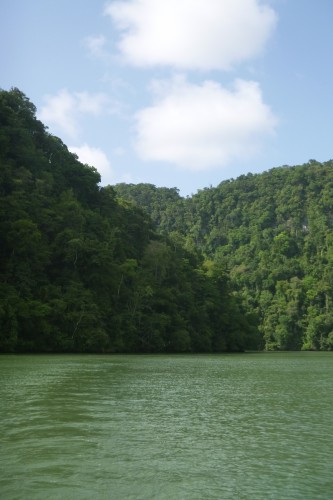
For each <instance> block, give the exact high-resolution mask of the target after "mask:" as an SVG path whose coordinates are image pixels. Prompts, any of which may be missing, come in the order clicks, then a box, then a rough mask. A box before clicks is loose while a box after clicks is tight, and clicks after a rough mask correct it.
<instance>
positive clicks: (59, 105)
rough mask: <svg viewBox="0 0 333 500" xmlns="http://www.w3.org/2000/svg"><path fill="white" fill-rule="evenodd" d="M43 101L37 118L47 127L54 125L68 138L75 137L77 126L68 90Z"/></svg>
mask: <svg viewBox="0 0 333 500" xmlns="http://www.w3.org/2000/svg"><path fill="white" fill-rule="evenodd" d="M45 101H46V104H45V106H43V107H42V109H41V111H40V112H39V113H38V118H39V119H40V120H41V121H42V122H44V123H45V124H47V125H56V126H57V127H59V128H60V129H61V130H63V131H64V132H65V133H66V134H67V135H69V136H70V137H76V136H77V132H78V130H77V129H78V126H77V123H76V119H75V116H74V112H75V105H76V101H75V98H74V96H73V95H72V94H70V93H69V92H68V90H66V89H62V90H60V91H59V92H58V94H57V95H54V96H50V95H49V96H46V97H45Z"/></svg>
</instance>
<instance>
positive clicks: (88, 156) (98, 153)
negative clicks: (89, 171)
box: [68, 144, 113, 185]
mask: <svg viewBox="0 0 333 500" xmlns="http://www.w3.org/2000/svg"><path fill="white" fill-rule="evenodd" d="M68 149H69V150H70V151H71V152H72V153H75V154H76V155H77V156H78V157H79V160H80V162H81V163H84V164H87V165H90V166H92V167H95V168H96V169H97V170H98V172H99V173H100V174H101V177H102V184H103V185H105V184H110V183H111V182H112V178H113V172H112V167H111V163H110V161H109V159H108V157H107V156H106V154H105V153H104V151H103V150H102V149H100V148H94V147H91V146H89V145H88V144H83V145H82V146H70V147H69V148H68Z"/></svg>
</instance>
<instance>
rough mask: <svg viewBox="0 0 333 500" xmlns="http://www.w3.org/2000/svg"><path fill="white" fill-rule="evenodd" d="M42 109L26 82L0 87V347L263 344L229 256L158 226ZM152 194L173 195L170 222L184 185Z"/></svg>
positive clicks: (188, 348)
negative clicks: (73, 147)
mask: <svg viewBox="0 0 333 500" xmlns="http://www.w3.org/2000/svg"><path fill="white" fill-rule="evenodd" d="M35 112H36V109H35V107H34V105H33V104H32V103H31V102H30V101H29V99H28V98H27V97H26V96H25V95H24V94H23V93H22V92H20V91H19V90H18V89H12V90H11V91H9V92H7V91H0V349H1V351H2V352H25V351H44V352H73V351H76V352H214V351H230V350H232V351H233V350H236V351H237V350H243V349H245V348H255V347H256V346H257V345H258V343H259V337H258V329H257V318H256V315H255V314H253V313H252V312H249V311H248V310H247V309H246V308H245V307H244V305H243V304H242V302H241V300H240V298H239V297H238V295H237V294H234V293H233V292H232V290H231V288H230V282H229V279H228V277H227V273H226V272H225V271H224V267H223V266H224V263H223V262H221V263H220V262H219V261H218V260H216V262H212V261H208V260H207V259H205V260H204V259H203V257H202V256H201V253H200V247H202V246H203V245H202V242H203V240H202V242H201V243H200V245H198V246H197V248H196V247H195V246H193V245H192V246H191V245H189V244H188V242H186V238H185V237H184V236H183V234H184V231H183V230H182V231H178V229H177V231H173V232H172V231H170V234H168V232H166V231H161V232H159V233H157V232H156V229H154V227H153V224H152V221H151V219H150V217H149V216H148V215H147V214H146V213H145V212H144V211H143V210H142V209H141V208H139V207H137V206H136V205H134V204H133V203H131V202H129V201H125V200H124V199H123V198H121V197H120V196H119V194H118V195H116V192H115V190H114V189H113V188H112V187H111V186H108V187H104V188H101V187H99V182H100V176H99V174H98V172H97V171H96V170H95V169H94V168H92V167H89V166H88V165H83V164H81V163H80V162H79V161H78V159H77V157H76V156H75V155H74V154H72V153H70V152H69V151H68V148H67V147H66V146H65V145H64V144H63V143H62V141H61V140H60V139H59V138H57V137H54V136H52V135H51V134H49V133H48V132H47V130H46V129H45V127H44V126H43V124H42V123H41V122H40V121H38V120H37V119H36V116H35ZM149 189H150V188H149ZM155 192H156V193H163V196H162V198H163V199H165V200H167V198H168V197H169V196H170V207H169V204H167V205H166V206H165V209H166V210H165V213H164V214H163V217H166V218H167V217H170V219H173V218H174V217H175V216H174V213H170V214H169V210H171V209H172V210H173V208H172V207H173V206H174V203H177V202H178V201H179V196H178V193H177V191H169V190H164V191H163V190H156V189H155ZM195 203H196V201H195ZM182 209H183V208H182V206H181V211H180V213H179V218H180V219H181V217H182ZM153 216H154V219H155V220H156V216H155V215H153ZM160 216H162V214H161V211H160ZM166 224H167V223H166V222H165V221H164V222H163V221H162V220H161V227H162V226H164V227H166ZM176 227H178V226H177V224H176V223H175V228H176ZM175 228H173V229H175ZM202 237H204V235H202Z"/></svg>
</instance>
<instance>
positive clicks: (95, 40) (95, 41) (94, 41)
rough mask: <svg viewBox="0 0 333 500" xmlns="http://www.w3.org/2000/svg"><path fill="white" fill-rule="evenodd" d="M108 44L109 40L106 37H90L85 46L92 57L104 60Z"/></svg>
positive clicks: (85, 41)
mask: <svg viewBox="0 0 333 500" xmlns="http://www.w3.org/2000/svg"><path fill="white" fill-rule="evenodd" d="M106 42H107V40H106V38H105V36H104V35H97V36H88V37H87V38H86V39H85V40H84V44H85V46H86V47H87V49H88V52H89V53H90V55H92V56H94V57H99V58H102V59H103V58H104V57H105V56H106V51H105V45H106Z"/></svg>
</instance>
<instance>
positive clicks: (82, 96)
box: [38, 89, 116, 139]
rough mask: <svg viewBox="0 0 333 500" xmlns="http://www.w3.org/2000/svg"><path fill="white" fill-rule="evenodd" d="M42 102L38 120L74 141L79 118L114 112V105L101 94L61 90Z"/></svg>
mask: <svg viewBox="0 0 333 500" xmlns="http://www.w3.org/2000/svg"><path fill="white" fill-rule="evenodd" d="M44 101H45V105H44V106H43V107H42V109H41V111H40V112H39V113H38V118H39V119H40V120H41V121H42V122H44V123H45V124H46V125H48V126H54V127H56V128H57V129H59V131H60V132H61V133H65V134H67V136H68V137H70V138H71V139H76V138H77V137H78V136H79V134H80V118H81V117H82V115H83V114H90V115H94V116H99V115H101V114H103V113H105V112H110V113H112V112H116V105H115V104H114V103H112V102H111V100H110V99H109V97H108V96H107V95H106V94H103V93H97V94H91V93H89V92H73V93H71V92H69V91H68V90H67V89H62V90H60V91H59V92H58V93H57V94H56V95H47V96H46V97H45V98H44Z"/></svg>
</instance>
